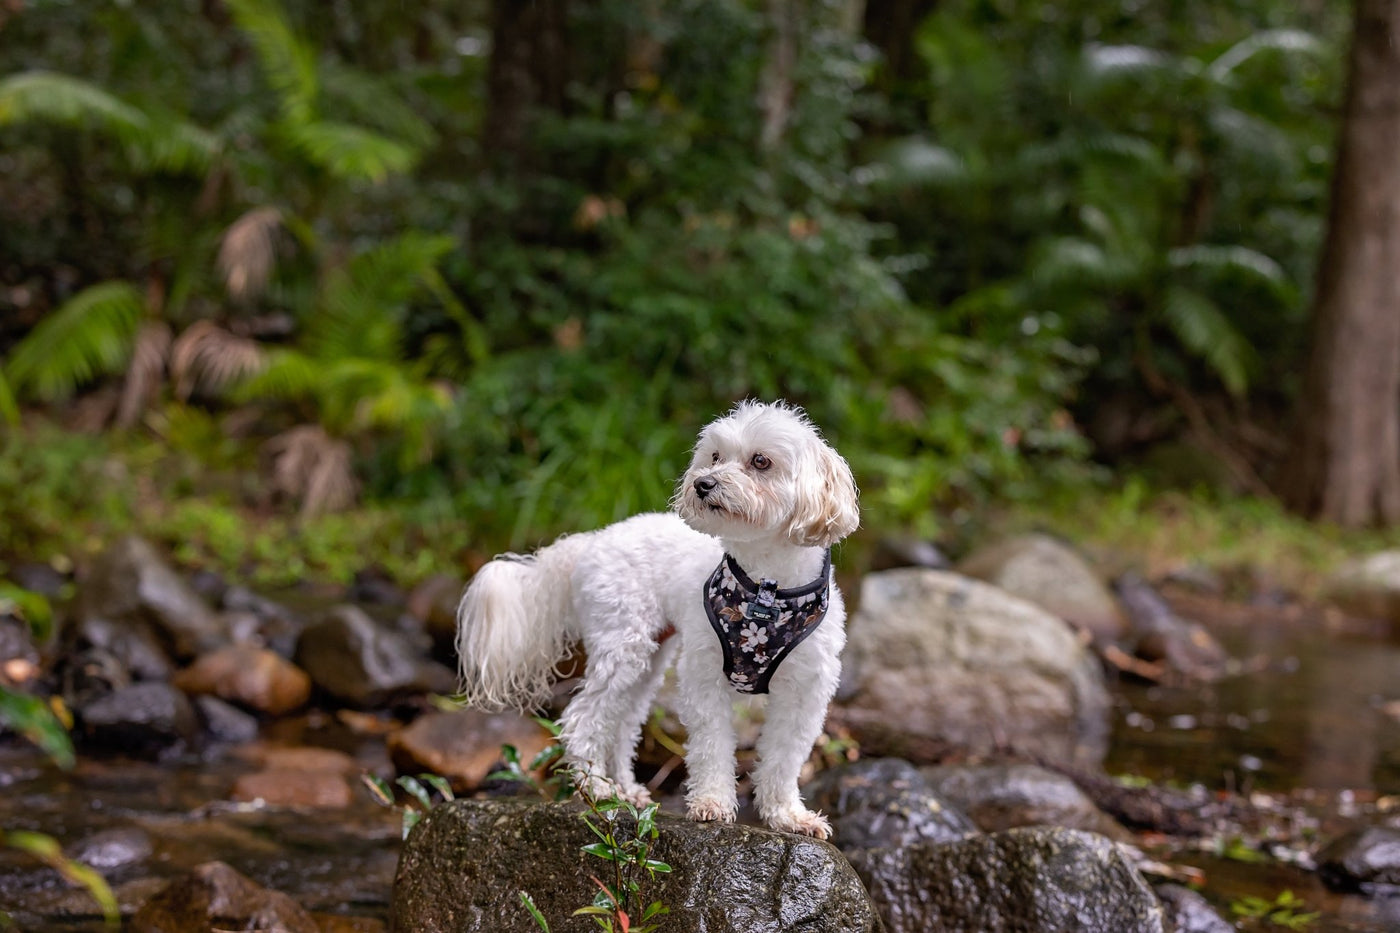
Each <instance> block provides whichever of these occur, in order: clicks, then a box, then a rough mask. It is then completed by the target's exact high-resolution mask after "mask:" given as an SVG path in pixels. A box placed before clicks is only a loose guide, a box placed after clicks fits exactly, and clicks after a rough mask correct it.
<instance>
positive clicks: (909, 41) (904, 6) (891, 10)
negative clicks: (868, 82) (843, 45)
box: [864, 0, 938, 90]
mask: <svg viewBox="0 0 1400 933" xmlns="http://www.w3.org/2000/svg"><path fill="white" fill-rule="evenodd" d="M937 6H938V0H866V3H865V11H864V21H865V30H864V31H865V38H866V40H867V41H868V42H870V44H871V45H873V46H875V47H876V48H877V49H879V50H880V55H881V57H882V58H883V59H884V69H883V77H882V80H881V84H883V85H884V86H885V88H886V90H888V89H889V88H891V87H895V86H898V85H901V84H904V83H907V82H911V81H916V80H918V79H919V78H920V77H922V75H923V74H924V70H923V69H924V64H923V62H922V61H921V60H920V58H919V53H918V52H917V51H916V50H915V49H914V38H915V36H917V35H918V32H919V24H920V23H922V22H923V21H924V20H925V19H926V18H927V17H928V15H929V14H930V13H932V12H933V11H934V8H935V7H937Z"/></svg>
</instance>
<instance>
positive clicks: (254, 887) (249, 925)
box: [131, 862, 318, 933]
mask: <svg viewBox="0 0 1400 933" xmlns="http://www.w3.org/2000/svg"><path fill="white" fill-rule="evenodd" d="M131 930H132V933H214V931H218V930H277V931H279V933H318V930H317V927H316V923H315V921H314V920H312V919H311V915H310V914H308V913H307V912H306V911H305V910H302V909H301V907H299V906H297V904H296V903H295V902H294V901H293V900H292V899H291V898H290V897H288V896H287V895H285V894H282V893H280V892H277V891H269V890H268V889H267V888H264V887H261V886H260V885H258V884H256V883H254V882H253V881H251V880H250V879H248V878H246V877H244V876H243V875H240V874H239V873H238V872H236V871H234V870H233V869H232V868H230V867H229V866H228V865H225V864H224V863H223V862H206V863H205V864H203V865H200V866H198V867H197V868H195V869H194V870H193V871H192V872H190V873H189V874H188V875H185V876H184V877H181V878H177V879H176V880H174V881H172V882H170V884H168V885H167V886H166V887H165V888H163V889H162V890H161V891H160V892H159V893H158V894H156V895H155V896H154V897H152V898H151V899H150V900H149V901H147V902H146V903H145V905H144V906H142V908H141V909H140V910H138V911H137V912H136V915H135V916H134V917H132V918H131Z"/></svg>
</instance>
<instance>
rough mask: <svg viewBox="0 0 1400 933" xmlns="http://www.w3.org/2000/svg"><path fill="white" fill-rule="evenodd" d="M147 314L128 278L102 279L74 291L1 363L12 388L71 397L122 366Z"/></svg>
mask: <svg viewBox="0 0 1400 933" xmlns="http://www.w3.org/2000/svg"><path fill="white" fill-rule="evenodd" d="M145 314H146V308H145V302H144V301H143V300H142V298H141V294H140V293H139V292H138V291H137V290H136V288H135V287H134V286H132V285H131V283H129V282H102V283H100V284H97V285H93V286H91V287H89V288H86V289H84V290H83V291H81V292H79V293H78V294H76V295H74V296H73V297H72V298H70V299H69V300H68V301H67V302H65V303H64V304H63V306H62V307H60V308H58V309H57V310H55V311H53V312H52V313H50V314H49V315H48V316H46V317H45V318H44V319H43V320H41V321H40V322H39V323H38V324H37V325H35V327H34V329H33V330H31V331H30V332H29V333H28V334H27V335H25V337H24V339H23V340H21V341H20V342H19V343H18V344H17V345H16V346H15V348H14V350H13V352H12V353H11V354H10V359H9V361H8V362H7V363H6V364H5V372H6V374H7V375H8V376H9V379H10V382H11V384H12V385H13V387H14V389H15V392H16V393H17V394H19V395H21V396H30V397H35V398H40V399H44V400H46V401H58V400H62V399H66V398H69V397H71V396H72V395H73V393H74V392H76V391H77V390H78V389H79V388H81V387H82V386H83V385H85V384H87V383H88V382H90V381H92V379H94V378H95V377H97V376H99V375H103V374H111V373H118V372H121V371H122V370H123V369H124V368H125V366H126V364H127V361H128V360H129V359H130V357H131V349H132V344H133V342H134V341H135V339H136V332H137V329H138V327H139V325H140V323H141V319H142V318H143V317H144V316H145Z"/></svg>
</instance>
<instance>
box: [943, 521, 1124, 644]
mask: <svg viewBox="0 0 1400 933" xmlns="http://www.w3.org/2000/svg"><path fill="white" fill-rule="evenodd" d="M957 570H958V572H959V573H962V574H964V575H966V576H969V577H976V578H977V579H979V580H985V581H986V582H988V583H990V584H992V585H993V586H997V587H1000V588H1001V589H1003V590H1006V592H1008V593H1010V594H1011V595H1013V596H1019V597H1021V598H1022V599H1024V600H1027V601H1028V602H1032V603H1035V604H1036V605H1037V606H1039V607H1040V608H1042V609H1044V610H1045V611H1047V612H1049V613H1050V614H1052V615H1056V616H1059V617H1060V618H1061V619H1064V620H1065V621H1066V622H1068V623H1069V624H1070V625H1073V626H1075V627H1076V628H1080V629H1083V630H1085V631H1087V632H1089V633H1090V634H1091V635H1093V636H1094V640H1095V641H1096V642H1098V643H1100V644H1107V643H1111V642H1115V641H1117V640H1118V639H1119V638H1121V637H1122V635H1123V632H1124V629H1125V625H1124V619H1123V614H1122V612H1120V611H1119V609H1118V603H1117V601H1116V600H1114V598H1113V594H1112V593H1111V592H1109V589H1108V587H1107V586H1105V585H1104V583H1103V581H1102V580H1100V579H1099V575H1098V574H1097V573H1095V572H1094V570H1093V568H1091V567H1090V566H1089V564H1088V563H1087V562H1086V561H1085V560H1084V558H1083V557H1081V556H1079V554H1078V553H1077V552H1076V551H1075V550H1074V549H1073V548H1071V547H1070V546H1069V545H1067V544H1065V543H1063V542H1061V541H1058V540H1056V539H1055V538H1052V537H1050V536H1049V535H1041V534H1031V535H1021V536H1020V537H1016V538H1008V539H1007V540H1005V541H1000V542H998V543H996V544H992V545H989V546H987V547H984V548H980V549H978V550H977V551H974V552H973V553H972V554H970V555H968V556H967V557H966V558H964V559H963V561H962V562H961V563H960V564H958V567H957Z"/></svg>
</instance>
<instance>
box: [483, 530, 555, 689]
mask: <svg viewBox="0 0 1400 933" xmlns="http://www.w3.org/2000/svg"><path fill="white" fill-rule="evenodd" d="M572 544H573V542H572V541H567V543H566V542H563V541H561V542H557V543H555V544H553V545H551V546H549V547H547V548H544V549H542V550H540V551H539V552H537V553H536V554H534V555H531V556H528V557H524V556H521V555H519V554H505V555H502V556H501V557H497V558H496V559H495V560H493V561H491V562H489V563H488V564H486V565H485V566H484V567H482V568H481V569H480V570H478V571H477V572H476V576H475V577H474V578H473V579H472V582H471V585H470V586H468V587H467V590H466V592H465V593H463V594H462V602H461V604H460V605H459V606H458V607H457V671H458V676H459V679H460V681H461V684H460V686H461V691H462V699H463V701H464V702H465V703H466V705H468V706H471V707H474V708H476V709H483V710H490V711H496V710H502V709H507V708H513V709H519V710H528V709H530V708H532V707H536V706H538V705H540V704H541V703H543V702H544V700H546V699H547V698H548V697H549V692H550V684H551V681H552V674H553V672H554V667H555V665H556V664H558V663H559V661H560V660H562V659H563V658H564V656H565V655H566V654H567V653H568V650H569V647H570V643H571V642H572V641H573V640H574V638H575V633H574V625H573V622H572V617H573V613H572V610H571V608H570V577H571V573H570V571H571V570H572V568H573V554H572V552H573V550H574V548H573V547H572Z"/></svg>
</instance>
